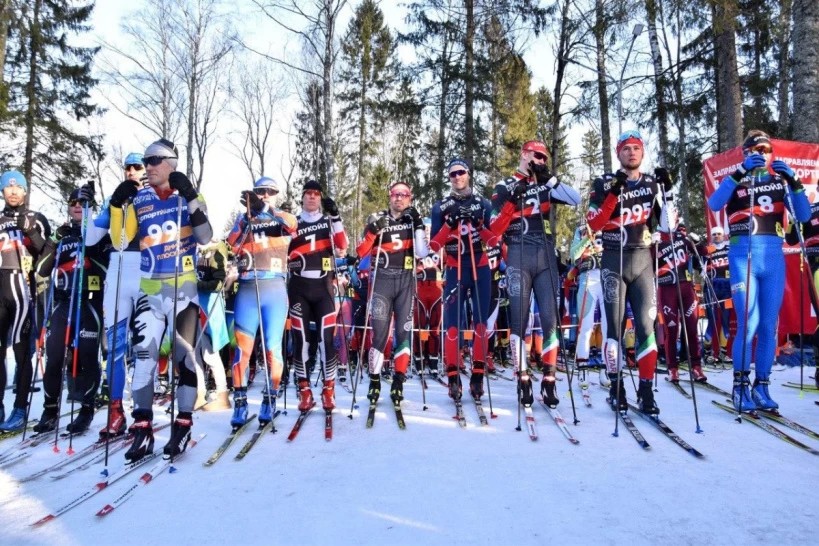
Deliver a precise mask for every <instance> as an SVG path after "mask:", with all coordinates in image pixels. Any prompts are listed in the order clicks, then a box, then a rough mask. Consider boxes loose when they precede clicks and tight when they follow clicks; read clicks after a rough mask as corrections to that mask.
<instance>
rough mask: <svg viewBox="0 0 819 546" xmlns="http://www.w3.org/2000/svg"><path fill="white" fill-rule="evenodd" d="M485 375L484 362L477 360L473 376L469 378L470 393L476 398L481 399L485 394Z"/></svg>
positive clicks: (473, 368) (473, 367)
mask: <svg viewBox="0 0 819 546" xmlns="http://www.w3.org/2000/svg"><path fill="white" fill-rule="evenodd" d="M483 375H484V364H483V362H475V364H474V366H472V376H471V377H470V378H469V394H471V395H472V398H474V399H475V400H480V399H481V396H483Z"/></svg>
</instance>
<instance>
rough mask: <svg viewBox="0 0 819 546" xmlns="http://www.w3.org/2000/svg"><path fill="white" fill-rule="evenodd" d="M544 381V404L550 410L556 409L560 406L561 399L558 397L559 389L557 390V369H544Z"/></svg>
mask: <svg viewBox="0 0 819 546" xmlns="http://www.w3.org/2000/svg"><path fill="white" fill-rule="evenodd" d="M543 369H544V372H545V373H544V374H543V381H541V382H540V396H542V397H543V403H544V404H546V405H547V406H549V407H550V408H556V407H557V405H558V404H560V399H559V398H558V397H557V389H556V388H555V367H554V366H550V365H546V366H544V367H543Z"/></svg>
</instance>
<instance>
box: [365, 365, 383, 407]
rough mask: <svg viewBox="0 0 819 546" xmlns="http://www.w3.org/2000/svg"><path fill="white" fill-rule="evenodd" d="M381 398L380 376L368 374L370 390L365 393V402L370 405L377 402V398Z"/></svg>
mask: <svg viewBox="0 0 819 546" xmlns="http://www.w3.org/2000/svg"><path fill="white" fill-rule="evenodd" d="M379 396H381V376H380V375H378V374H376V373H371V374H370V390H369V391H367V400H369V401H370V404H375V403H376V402H378V397H379Z"/></svg>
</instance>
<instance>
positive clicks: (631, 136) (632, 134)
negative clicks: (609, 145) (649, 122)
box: [616, 129, 645, 154]
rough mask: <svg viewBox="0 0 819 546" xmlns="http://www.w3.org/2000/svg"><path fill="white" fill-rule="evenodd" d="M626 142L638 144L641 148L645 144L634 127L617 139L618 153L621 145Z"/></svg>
mask: <svg viewBox="0 0 819 546" xmlns="http://www.w3.org/2000/svg"><path fill="white" fill-rule="evenodd" d="M627 144H638V145H639V146H640V147H641V148H645V145H644V144H643V136H642V135H641V134H640V131H637V130H636V129H631V130H629V131H626V132H625V133H623V134H622V135H620V137H619V138H618V139H617V148H616V152H617V153H618V154H619V153H620V150H621V149H622V148H623V146H626V145H627Z"/></svg>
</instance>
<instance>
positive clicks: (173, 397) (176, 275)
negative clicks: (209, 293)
mask: <svg viewBox="0 0 819 546" xmlns="http://www.w3.org/2000/svg"><path fill="white" fill-rule="evenodd" d="M181 231H182V196H181V195H180V194H179V192H178V191H177V194H176V248H175V251H174V254H175V256H174V261H173V321H172V326H171V354H170V358H169V361H170V365H169V366H168V375H169V376H170V377H169V383H170V385H171V407H170V410H171V413H170V418H171V423H173V422H174V413H175V411H176V377H175V375H176V373H175V372H176V367H177V364H176V344H177V341H176V336H178V335H179V334H178V332H177V326H178V324H177V323H178V322H179V319H178V317H177V312H178V305H179V258H180V256H179V254H180V248H181V245H182V242H181V237H182V233H181ZM171 428H173V426H172V427H171ZM171 436H173V433H171ZM173 451H175V450H171V457H170V460H171V464H173V458H174V456H173Z"/></svg>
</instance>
